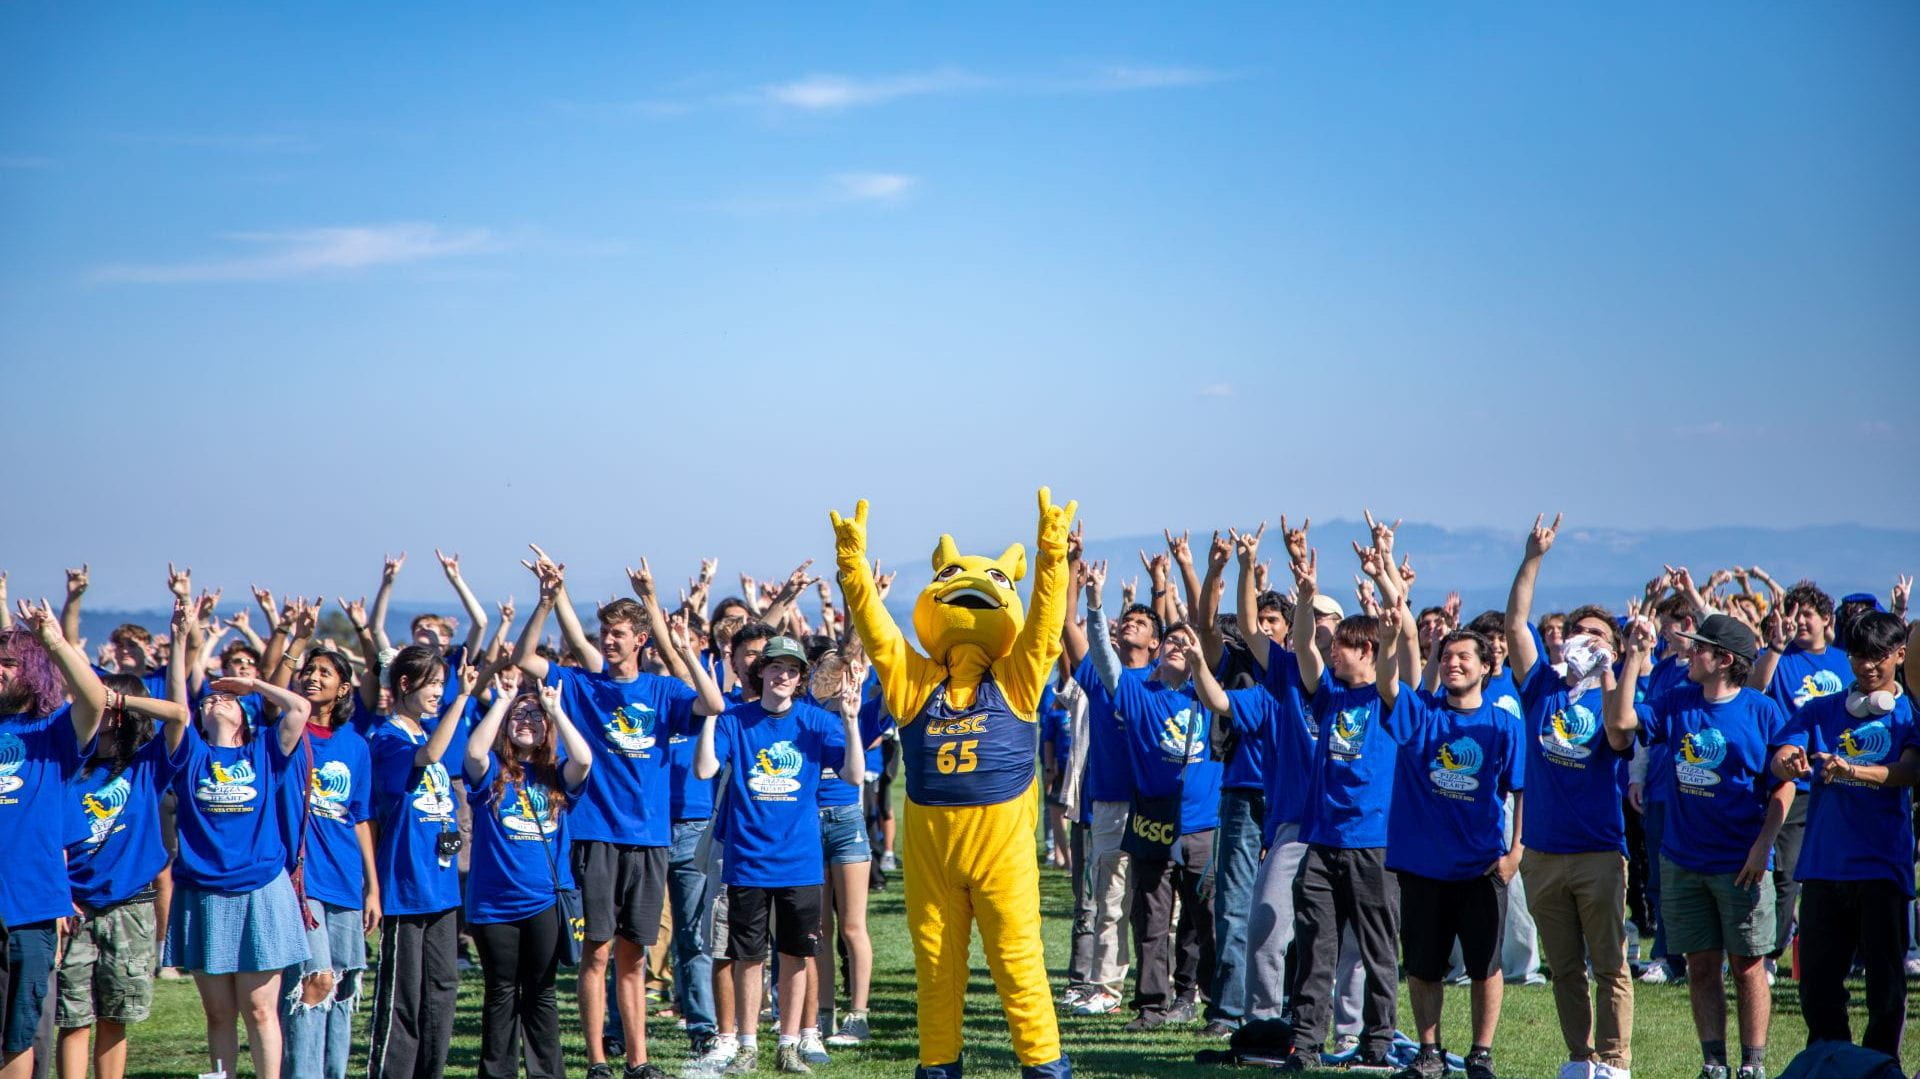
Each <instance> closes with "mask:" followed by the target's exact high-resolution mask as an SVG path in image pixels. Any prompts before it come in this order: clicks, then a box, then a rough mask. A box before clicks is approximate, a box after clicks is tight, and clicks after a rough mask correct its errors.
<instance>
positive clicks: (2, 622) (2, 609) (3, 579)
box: [0, 570, 13, 633]
mask: <svg viewBox="0 0 1920 1079" xmlns="http://www.w3.org/2000/svg"><path fill="white" fill-rule="evenodd" d="M12 628H13V605H12V604H10V603H8V602H7V571H6V570H0V633H5V632H6V631H7V630H10V629H12Z"/></svg>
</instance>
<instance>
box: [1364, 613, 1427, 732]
mask: <svg viewBox="0 0 1920 1079" xmlns="http://www.w3.org/2000/svg"><path fill="white" fill-rule="evenodd" d="M1379 641H1380V643H1379V645H1378V651H1377V654H1376V655H1375V656H1374V663H1373V685H1374V688H1375V689H1377V690H1379V691H1380V707H1381V708H1383V709H1390V708H1392V707H1393V705H1394V702H1395V701H1397V700H1399V698H1400V687H1401V686H1411V685H1412V682H1413V679H1412V664H1411V663H1410V662H1409V660H1408V652H1409V650H1411V651H1412V652H1414V653H1416V654H1417V653H1418V652H1419V648H1420V644H1419V642H1418V641H1417V640H1415V639H1414V636H1413V612H1412V611H1411V610H1409V609H1408V608H1407V604H1406V599H1405V597H1397V601H1396V602H1395V603H1393V604H1391V605H1389V606H1386V607H1382V608H1381V609H1380V637H1379Z"/></svg>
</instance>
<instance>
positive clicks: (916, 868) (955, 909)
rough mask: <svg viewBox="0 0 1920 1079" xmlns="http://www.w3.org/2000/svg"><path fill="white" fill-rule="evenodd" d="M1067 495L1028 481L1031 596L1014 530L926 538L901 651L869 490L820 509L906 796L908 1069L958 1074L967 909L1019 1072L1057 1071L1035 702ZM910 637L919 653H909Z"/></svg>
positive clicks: (1056, 596)
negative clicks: (914, 1059)
mask: <svg viewBox="0 0 1920 1079" xmlns="http://www.w3.org/2000/svg"><path fill="white" fill-rule="evenodd" d="M1076 505H1077V503H1073V502H1069V503H1067V504H1066V505H1065V506H1064V507H1062V506H1055V505H1054V504H1053V502H1052V500H1051V499H1050V498H1049V496H1048V492H1047V489H1046V488H1045V487H1042V488H1041V489H1040V535H1039V539H1038V541H1037V544H1036V546H1037V547H1038V551H1037V559H1036V561H1035V564H1034V581H1033V608H1032V610H1031V611H1029V612H1027V614H1026V615H1025V617H1023V616H1022V614H1021V606H1020V593H1019V592H1018V591H1017V590H1016V589H1015V587H1014V585H1015V583H1016V582H1018V581H1019V580H1020V579H1021V578H1022V577H1025V576H1026V574H1027V556H1026V551H1025V549H1024V548H1022V547H1021V546H1020V544H1018V543H1016V544H1014V545H1013V546H1011V547H1009V548H1007V549H1006V551H1005V552H1004V553H1002V554H1001V555H1000V557H998V558H984V557H982V556H980V555H963V554H961V553H960V551H959V548H957V547H956V546H954V542H953V537H951V536H941V537H940V545H939V546H938V547H937V548H935V549H934V552H933V583H931V584H929V585H927V587H926V588H925V589H924V590H923V591H922V592H921V593H920V596H919V598H918V599H916V600H915V601H914V605H913V629H914V633H915V634H916V635H917V636H918V637H919V639H920V649H921V651H915V649H914V648H913V646H912V645H910V644H908V643H907V640H906V638H905V637H903V636H902V635H901V633H900V627H899V626H897V625H895V624H894V621H893V617H892V616H891V615H889V614H888V613H887V609H886V607H884V606H883V605H882V604H881V602H880V597H879V594H878V593H877V592H876V591H875V590H874V585H873V569H872V566H871V565H870V563H869V561H868V558H867V504H866V502H865V501H864V500H862V501H861V502H860V503H859V506H858V507H857V508H856V509H855V510H854V511H853V517H852V519H847V518H843V517H841V516H840V515H839V514H838V513H835V514H833V535H834V554H835V556H836V558H837V559H838V561H839V568H840V588H841V591H842V592H843V593H844V595H845V597H846V605H847V610H848V612H849V613H851V615H852V616H853V624H854V627H855V628H856V629H857V630H858V632H859V634H860V640H861V643H862V644H864V645H865V646H866V650H867V655H868V656H870V657H872V660H873V669H874V671H875V673H877V674H878V675H879V678H880V688H881V691H882V692H883V693H884V694H885V696H886V704H887V711H889V712H891V713H892V714H893V715H894V717H895V718H896V720H897V721H898V722H899V726H900V760H901V763H902V770H903V771H904V773H905V775H906V781H907V809H906V815H905V819H904V821H903V826H904V828H905V834H904V835H902V836H901V837H900V843H901V849H902V851H903V852H904V855H905V862H904V869H905V876H906V902H907V928H908V931H909V932H910V933H912V935H913V965H914V972H915V974H916V975H917V981H918V990H919V1000H918V1003H919V1028H920V1066H919V1068H917V1069H916V1070H915V1071H914V1076H915V1079H960V1076H961V1055H960V1021H961V1017H962V1013H963V1012H964V1011H965V1009H966V997H967V975H968V973H969V972H968V969H967V947H968V944H969V942H970V940H971V938H972V935H973V925H974V923H975V922H978V923H979V925H980V939H981V941H982V943H983V944H984V945H985V951H986V953H987V966H988V968H989V969H990V970H991V971H992V972H993V984H994V987H995V988H996V989H998V990H999V993H1000V1005H1001V1007H1002V1008H1003V1009H1004V1010H1005V1011H1006V1015H1007V1026H1008V1028H1009V1030H1010V1032H1011V1034H1012V1040H1013V1051H1014V1054H1015V1055H1016V1056H1018V1057H1019V1059H1020V1063H1021V1065H1022V1068H1021V1075H1022V1076H1024V1077H1027V1079H1036V1077H1048V1079H1052V1077H1057V1076H1070V1075H1072V1074H1073V1069H1072V1066H1071V1065H1069V1064H1068V1062H1067V1058H1066V1056H1065V1054H1063V1053H1062V1052H1061V1051H1060V1029H1059V1025H1058V1024H1057V1023H1056V1022H1055V1020H1054V1014H1053V993H1052V990H1051V989H1050V987H1049V986H1048V983H1047V965H1046V959H1045V956H1044V954H1043V952H1042V949H1041V944H1040V868H1039V862H1038V859H1037V858H1035V856H1034V849H1033V836H1034V828H1035V826H1036V824H1037V820H1036V817H1037V815H1038V813H1039V806H1040V799H1039V795H1038V791H1037V789H1036V788H1037V785H1038V782H1039V779H1038V772H1037V767H1036V766H1037V763H1038V761H1039V759H1040V725H1039V723H1038V721H1037V719H1036V712H1037V711H1038V709H1039V705H1040V694H1041V691H1042V690H1043V689H1044V688H1045V686H1046V680H1047V676H1048V675H1049V674H1050V673H1051V672H1052V670H1053V664H1054V660H1055V658H1056V657H1057V656H1058V655H1059V652H1060V630H1061V627H1062V625H1063V624H1064V623H1065V621H1066V617H1067V609H1066V602H1067V526H1068V525H1069V524H1070V523H1071V522H1072V521H1073V512H1074V508H1075V506H1076ZM922 651H924V653H925V654H924V655H923V654H921V653H922Z"/></svg>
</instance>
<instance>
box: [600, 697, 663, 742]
mask: <svg viewBox="0 0 1920 1079" xmlns="http://www.w3.org/2000/svg"><path fill="white" fill-rule="evenodd" d="M656 719H658V716H657V714H656V713H655V712H654V710H653V709H651V708H649V707H647V706H646V705H644V704H641V703H640V702H639V701H629V702H627V703H626V704H623V705H621V706H620V707H618V708H616V709H614V710H613V714H612V715H610V716H608V717H607V722H606V726H605V730H606V733H607V741H609V742H612V743H613V744H614V746H615V747H616V748H618V749H623V750H625V751H627V752H628V753H639V752H642V751H644V750H649V749H652V748H653V746H654V737H653V729H654V723H655V720H656Z"/></svg>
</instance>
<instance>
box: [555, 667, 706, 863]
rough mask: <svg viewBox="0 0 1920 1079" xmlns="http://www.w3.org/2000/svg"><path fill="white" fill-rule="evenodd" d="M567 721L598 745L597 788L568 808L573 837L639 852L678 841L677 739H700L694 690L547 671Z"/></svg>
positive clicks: (640, 679) (652, 680) (647, 679)
mask: <svg viewBox="0 0 1920 1079" xmlns="http://www.w3.org/2000/svg"><path fill="white" fill-rule="evenodd" d="M547 684H548V685H550V686H558V687H559V688H560V703H561V706H562V707H564V708H565V709H566V710H567V716H568V717H569V718H571V719H572V720H573V724H574V726H575V727H577V728H579V730H580V733H581V734H584V735H586V737H587V739H588V740H589V741H591V742H593V743H594V754H593V775H594V779H593V782H592V783H589V784H588V785H587V788H586V790H584V791H582V792H581V795H580V800H579V801H578V802H576V803H574V804H573V805H572V806H571V807H569V810H568V812H569V815H570V821H569V825H570V827H572V829H573V838H575V839H586V840H596V841H599V842H603V843H622V844H626V845H628V846H635V847H664V846H667V845H669V844H671V843H672V842H673V819H674V813H673V771H672V767H671V765H672V763H673V760H672V758H673V753H672V748H673V747H672V746H671V745H670V744H668V740H669V739H670V738H671V737H672V736H673V735H675V734H681V735H695V736H697V735H698V734H699V733H700V729H699V727H697V726H695V725H694V723H693V702H694V699H695V697H696V696H698V695H697V694H695V693H694V691H693V687H692V686H689V685H687V684H686V683H685V682H682V681H679V680H678V679H674V678H662V677H660V676H658V675H652V674H647V673H645V672H642V673H640V674H638V675H636V676H635V677H634V679H633V681H631V682H622V681H618V680H616V679H615V678H613V677H612V676H610V675H607V674H595V673H593V672H591V671H587V670H582V669H581V668H579V667H562V666H561V665H560V664H558V663H552V664H548V665H547Z"/></svg>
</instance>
